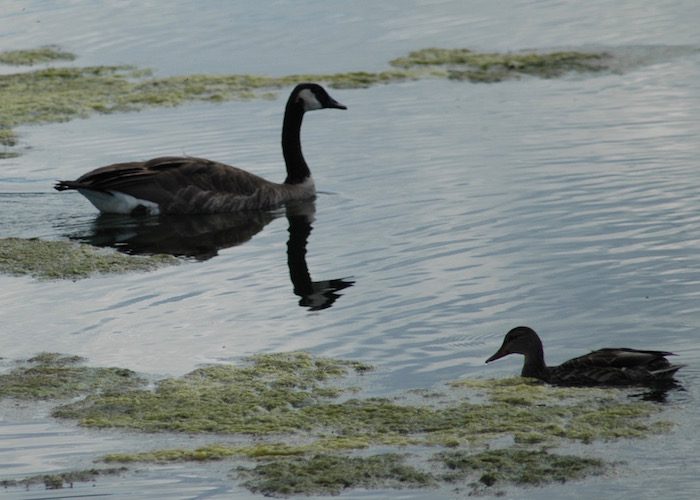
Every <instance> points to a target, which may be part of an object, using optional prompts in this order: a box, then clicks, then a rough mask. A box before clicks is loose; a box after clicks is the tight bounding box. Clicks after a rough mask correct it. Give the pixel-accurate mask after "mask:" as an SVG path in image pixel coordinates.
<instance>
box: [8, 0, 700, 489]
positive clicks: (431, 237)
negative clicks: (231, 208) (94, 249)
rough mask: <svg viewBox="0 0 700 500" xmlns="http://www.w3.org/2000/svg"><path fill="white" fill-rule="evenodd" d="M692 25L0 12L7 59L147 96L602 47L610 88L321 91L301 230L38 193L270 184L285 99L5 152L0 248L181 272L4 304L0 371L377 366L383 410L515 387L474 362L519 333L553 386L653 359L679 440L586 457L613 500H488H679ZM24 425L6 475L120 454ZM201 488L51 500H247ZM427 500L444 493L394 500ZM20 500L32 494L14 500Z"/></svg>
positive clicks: (690, 221)
mask: <svg viewBox="0 0 700 500" xmlns="http://www.w3.org/2000/svg"><path fill="white" fill-rule="evenodd" d="M698 19H700V4H698V3H697V2H696V1H695V0H687V1H682V2H677V1H676V2H663V1H662V2H660V1H658V0H657V1H653V2H652V1H642V2H640V1H634V2H632V1H629V2H620V1H602V0H600V1H593V2H586V3H585V5H584V4H581V3H579V4H575V5H574V4H571V3H569V2H561V1H559V2H557V1H551V2H536V1H533V0H528V1H521V2H512V3H511V4H510V7H509V8H508V9H504V8H503V7H502V6H501V7H497V3H496V2H490V1H488V2H487V1H484V2H461V1H456V0H455V1H424V2H418V1H416V2H404V1H400V2H399V1H385V2H380V3H377V2H353V3H352V5H350V4H348V5H346V4H343V6H342V7H339V6H338V4H336V3H333V2H325V1H313V0H304V1H301V2H300V1H296V2H292V1H289V2H287V1H280V2H273V3H271V4H269V3H264V4H262V3H259V2H249V1H245V2H225V1H210V2H204V3H197V4H196V5H195V4H194V3H192V4H190V3H189V2H178V1H172V2H119V3H110V2H100V3H97V2H86V1H85V2H81V1H75V2H70V1H59V2H51V3H48V2H39V1H35V2H26V1H22V2H20V1H6V2H4V4H3V9H2V13H0V45H1V46H2V48H3V49H8V48H27V47H34V46H38V45H43V44H52V43H53V44H60V45H61V46H62V47H64V48H65V49H67V50H70V51H73V52H75V53H77V54H78V55H79V56H80V58H79V59H78V60H77V62H76V64H86V65H87V64H113V63H133V64H137V65H140V66H144V67H151V68H154V69H155V70H156V72H157V73H158V74H187V73H212V72H247V73H260V74H288V73H302V72H332V71H348V70H377V69H382V68H384V67H385V66H386V62H387V61H388V60H389V59H391V58H394V57H397V56H400V55H404V54H405V53H407V52H408V51H410V50H414V49H419V48H424V47H428V46H440V47H470V48H474V49H479V50H509V49H512V50H517V49H522V48H555V47H563V46H566V47H574V48H575V47H582V46H590V45H592V44H598V45H603V46H605V47H608V48H610V49H612V50H614V51H615V52H616V53H618V54H619V55H620V57H621V60H623V61H627V62H628V63H629V64H628V66H629V68H628V70H627V71H625V72H623V73H621V74H608V75H602V76H596V77H589V76H585V77H584V76H573V77H568V78H564V79H558V80H537V79H526V80H522V81H515V82H505V83H500V84H491V85H475V84H469V83H458V82H448V81H430V80H423V81H419V82H409V83H404V84H396V85H389V86H380V87H374V88H370V89H365V90H334V91H332V92H331V93H332V95H333V96H334V97H335V98H337V99H338V100H339V101H341V102H343V103H344V104H346V105H347V106H348V108H349V109H348V111H345V112H340V111H333V110H328V111H323V112H318V113H313V114H312V115H309V116H308V117H307V119H306V120H305V124H304V131H303V135H304V137H303V140H304V151H305V155H306V157H307V160H308V162H309V164H310V165H311V168H312V170H313V172H314V177H315V179H316V183H317V186H318V187H319V188H320V189H321V190H322V191H323V192H322V193H321V194H320V195H319V197H318V199H317V200H316V202H315V203H314V204H310V205H308V204H307V205H305V206H303V207H297V209H296V210H295V211H292V212H289V213H287V212H285V210H280V211H277V212H274V213H272V214H269V216H263V217H259V218H257V219H255V220H252V221H251V220H247V221H241V220H227V219H225V218H224V219H223V220H222V219H221V218H218V219H217V218H191V219H186V220H181V221H172V222H171V223H168V224H167V225H165V224H161V225H155V223H154V222H153V221H150V222H149V221H145V222H143V223H136V222H134V221H133V220H129V219H123V218H121V219H120V218H105V217H98V216H97V213H96V211H95V210H94V208H93V207H92V206H91V205H90V204H89V203H88V202H87V201H86V200H85V199H83V198H82V197H80V196H79V195H77V194H67V193H62V194H58V193H55V192H53V191H52V190H51V184H52V183H53V182H54V180H55V179H57V178H74V177H76V176H78V175H79V174H81V173H83V172H85V171H87V170H89V169H91V168H93V167H95V166H99V165H103V164H107V163H111V162H115V161H119V160H127V159H146V158H149V157H153V156H157V155H161V154H189V155H195V156H206V157H209V158H212V159H216V160H220V161H224V162H227V163H233V164H235V165H238V166H241V167H244V168H247V169H249V170H251V171H253V172H255V173H257V174H260V175H263V176H265V177H267V178H270V179H277V180H280V179H282V178H283V176H284V173H283V168H282V160H281V154H280V150H279V131H280V126H281V116H282V108H283V104H284V99H285V98H286V95H280V96H279V98H278V99H277V100H272V101H251V102H245V103H238V102H234V103H224V104H218V105H208V104H191V105H186V106H182V107H178V108H173V109H157V110H150V111H145V112H141V113H134V114H123V115H113V116H97V117H93V118H90V119H88V120H78V121H73V122H69V123H62V124H51V125H43V126H38V127H24V128H21V129H20V130H19V131H20V133H21V140H22V142H23V143H24V144H25V145H26V146H27V150H26V151H25V154H23V155H22V156H21V157H19V158H16V159H9V160H1V161H0V232H1V234H2V236H23V237H41V238H49V239H66V238H71V239H77V240H81V241H90V242H93V243H95V244H101V245H116V246H119V247H121V248H122V249H124V250H128V251H141V250H144V249H146V250H147V249H148V248H150V247H149V245H150V246H152V245H153V244H154V243H155V244H157V245H160V246H161V247H163V246H166V247H167V248H171V249H172V251H173V253H177V254H180V255H187V256H189V257H190V258H189V259H188V261H187V262H186V263H185V264H183V265H180V266H177V267H172V268H167V269H162V270H160V271H157V272H153V273H148V274H131V275H126V276H116V277H109V276H108V277H99V278H93V279H89V280H83V281H79V282H48V283H47V282H37V281H34V280H32V279H29V278H14V277H5V276H0V314H1V318H2V328H0V345H1V346H2V356H3V357H5V358H7V359H16V358H24V357H27V356H31V355H32V354H34V353H36V352H37V351H39V350H48V351H59V352H65V353H71V354H79V355H82V356H85V357H87V358H89V359H90V362H91V363H94V364H98V365H117V366H123V367H128V368H131V369H134V370H137V371H140V372H145V373H148V374H152V375H154V376H162V375H179V374H183V373H185V372H187V371H189V370H191V369H192V368H194V367H196V366H197V365H199V364H201V363H207V362H214V361H220V360H237V359H239V358H240V357H242V356H245V355H249V354H253V353H258V352H270V351H280V350H295V349H306V350H310V351H312V352H314V353H317V354H320V355H325V356H337V357H346V358H353V359H360V360H362V361H365V362H368V363H372V364H375V365H377V367H378V370H377V374H375V375H374V376H373V377H372V379H371V381H372V384H373V385H372V388H371V389H370V391H371V392H374V393H377V394H385V393H387V392H392V391H398V390H401V389H405V388H411V387H431V386H434V385H439V384H440V383H442V382H445V381H447V380H452V379H456V378H459V377H465V376H467V377H487V376H488V377H491V376H494V377H500V376H508V375H513V374H515V373H517V372H518V371H519V368H520V360H518V359H508V360H504V361H502V362H500V363H497V364H495V365H489V366H488V367H486V366H484V364H483V361H484V359H486V358H487V357H488V356H489V355H490V354H492V353H493V352H494V351H495V349H496V348H497V347H498V346H499V345H500V342H501V339H502V336H503V334H504V333H505V332H506V331H507V330H508V329H509V328H511V327H513V326H516V325H518V324H528V325H531V326H533V327H535V328H536V329H537V330H538V331H539V332H540V333H541V335H542V337H543V338H544V342H545V349H546V351H547V355H548V359H549V360H550V361H551V362H552V363H553V364H556V363H557V362H559V361H561V360H564V359H568V358H569V357H572V356H574V355H577V354H580V353H583V352H586V351H587V350H588V349H590V348H595V347H602V346H604V345H610V346H616V345H624V346H630V347H640V348H661V349H666V350H671V351H674V352H677V353H678V354H679V355H680V357H679V361H681V362H683V363H687V364H688V367H687V368H686V369H684V370H683V371H681V373H680V374H679V379H680V381H681V382H682V384H683V385H684V386H685V389H686V390H685V391H682V392H676V393H673V394H671V395H670V396H669V402H668V404H667V407H668V409H667V412H666V413H665V414H664V418H667V419H671V420H674V421H676V422H677V423H678V426H677V428H676V430H675V431H674V432H672V433H671V434H669V435H664V436H659V437H655V438H651V439H649V440H645V441H633V442H622V443H616V444H612V445H611V444H609V443H601V444H595V445H592V446H590V447H585V448H584V450H585V451H586V452H589V453H590V454H591V455H594V456H606V457H608V456H610V453H611V450H614V453H615V456H614V459H616V460H617V459H619V460H624V461H626V465H624V466H623V467H622V468H621V470H620V471H619V472H617V473H615V474H614V475H611V476H610V477H605V478H603V479H600V478H597V479H593V480H590V481H583V482H580V483H575V484H571V485H555V486H551V487H547V488H544V489H527V490H524V491H522V490H513V491H511V492H510V493H511V494H512V495H513V496H514V497H518V498H524V497H530V498H540V497H541V496H544V495H551V496H553V497H559V498H561V497H571V498H575V497H580V496H581V495H585V496H589V497H592V496H595V495H604V496H606V497H620V498H629V497H635V498H656V497H659V496H661V495H666V494H667V493H668V492H669V491H673V497H674V498H696V497H697V496H698V494H700V481H699V480H698V479H697V471H698V470H699V467H700V459H698V457H697V447H698V445H700V443H698V441H697V438H696V434H697V433H696V429H697V427H698V425H700V418H698V416H697V415H698V410H699V409H700V390H698V389H697V387H698V385H699V384H700V369H698V366H700V348H699V347H698V345H699V342H698V339H697V332H696V327H697V325H698V324H699V323H700V305H699V303H698V299H699V298H700V253H698V248H700V209H699V208H698V207H700V170H699V169H698V158H699V157H700V141H698V138H699V137H700V122H699V121H698V116H700V91H699V90H698V85H697V82H698V81H699V80H700V53H699V52H698V51H697V50H696V49H697V48H698V47H700V42H699V40H698V31H697V20H698ZM640 61H642V62H643V64H641V63H640ZM281 94H285V92H282V93H281ZM312 214H313V221H312ZM203 235H206V236H203ZM192 242H195V243H197V244H196V245H194V246H193V245H192V244H191V243H192ZM45 415H46V412H38V413H37V412H36V411H35V410H34V409H33V406H32V407H31V408H22V407H20V408H14V409H13V410H12V411H11V412H9V413H6V414H5V415H4V416H2V417H1V418H2V420H0V422H1V423H2V425H0V475H2V476H3V477H16V476H19V475H23V474H36V473H42V472H48V471H53V470H60V469H64V468H71V467H73V466H74V464H76V463H78V464H83V465H89V464H90V463H91V460H93V459H94V458H95V457H97V456H99V455H100V454H103V453H105V452H107V451H112V450H115V449H124V450H130V449H133V447H134V446H136V445H137V443H138V442H139V441H140V440H141V441H142V438H141V437H139V436H137V435H129V434H127V435H126V436H125V435H124V434H122V433H109V432H99V433H97V432H91V431H85V430H83V429H77V428H74V427H72V426H69V425H64V424H60V425H59V424H57V423H55V422H53V421H51V420H48V419H46V418H45ZM149 439H150V438H149ZM168 439H170V438H168V437H167V436H157V437H153V443H160V444H167V442H168ZM216 467H217V466H214V467H206V468H198V467H192V466H191V465H189V464H187V465H183V466H179V465H178V466H172V467H166V468H161V469H158V468H156V469H154V470H151V471H143V472H137V473H136V474H135V476H134V477H131V476H130V479H129V481H128V484H124V481H123V480H121V479H116V480H111V479H104V480H100V481H99V482H98V483H97V485H96V486H94V487H93V486H92V485H88V486H80V487H78V488H77V489H75V490H72V491H69V492H68V493H66V491H63V492H57V493H55V495H56V496H62V497H63V495H66V494H68V495H70V494H74V495H76V496H80V495H86V494H115V495H116V496H119V497H120V498H121V497H130V496H131V497H134V498H146V497H149V495H150V497H151V498H162V497H169V498H195V497H198V498H214V497H222V498H224V497H226V498H229V497H239V498H247V497H248V496H249V494H248V492H246V491H245V490H241V489H239V488H238V487H237V486H236V485H235V484H233V482H232V481H231V480H230V479H227V477H226V475H227V472H228V468H230V467H228V468H227V467H226V466H223V465H222V466H221V470H217V469H216ZM15 493H16V494H17V495H19V496H21V495H22V493H21V492H15ZM438 494H444V495H445V496H449V495H450V491H449V490H445V491H438V492H436V491H427V492H425V491H418V492H412V491H409V492H398V493H394V494H392V495H393V496H394V497H395V498H399V497H408V498H422V497H425V498H430V497H433V496H434V495H438ZM37 495H39V496H42V498H43V497H47V498H50V497H51V492H43V491H39V490H33V491H30V492H28V493H26V495H25V497H26V498H35V497H36V496H37ZM375 495H376V493H375V492H373V493H371V494H364V493H362V492H351V493H349V494H346V495H344V496H348V497H363V496H375Z"/></svg>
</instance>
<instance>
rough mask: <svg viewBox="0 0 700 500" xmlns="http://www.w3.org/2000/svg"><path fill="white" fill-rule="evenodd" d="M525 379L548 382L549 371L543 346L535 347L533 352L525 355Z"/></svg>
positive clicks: (523, 373) (523, 374)
mask: <svg viewBox="0 0 700 500" xmlns="http://www.w3.org/2000/svg"><path fill="white" fill-rule="evenodd" d="M521 375H522V376H523V377H532V378H537V379H540V380H544V381H547V380H548V379H549V369H548V368H547V365H546V364H545V362H544V350H543V349H542V344H538V345H535V346H533V348H532V350H531V351H530V352H528V353H527V354H525V364H523V371H522V373H521Z"/></svg>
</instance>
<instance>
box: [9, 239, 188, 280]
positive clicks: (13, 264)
mask: <svg viewBox="0 0 700 500" xmlns="http://www.w3.org/2000/svg"><path fill="white" fill-rule="evenodd" d="M179 262H180V261H179V260H178V259H177V258H175V257H173V256H170V255H151V256H142V255H126V254H122V253H119V252H116V251H112V250H106V249H100V248H96V247H93V246H91V245H85V244H80V243H74V242H69V241H47V240H40V239H36V238H0V273H2V274H9V275H12V276H21V275H29V276H32V277H34V278H37V279H41V280H56V279H72V280H77V279H83V278H88V277H90V276H93V275H96V274H107V273H125V272H132V271H153V270H155V269H158V268H160V267H163V266H166V265H174V264H178V263H179Z"/></svg>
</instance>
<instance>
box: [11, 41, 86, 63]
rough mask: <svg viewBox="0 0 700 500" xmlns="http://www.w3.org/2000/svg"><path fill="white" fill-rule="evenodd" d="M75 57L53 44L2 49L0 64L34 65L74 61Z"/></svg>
mask: <svg viewBox="0 0 700 500" xmlns="http://www.w3.org/2000/svg"><path fill="white" fill-rule="evenodd" d="M74 59H75V54H71V53H70V52H66V51H64V50H61V49H60V48H59V47H55V46H51V45H50V46H48V47H39V48H38V49H28V50H3V51H0V64H7V65H11V66H34V65H35V64H42V63H49V62H54V61H73V60H74Z"/></svg>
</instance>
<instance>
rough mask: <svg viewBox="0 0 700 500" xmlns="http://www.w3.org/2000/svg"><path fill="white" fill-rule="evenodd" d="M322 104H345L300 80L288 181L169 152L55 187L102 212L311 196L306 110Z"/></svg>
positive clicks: (286, 150) (288, 137)
mask: <svg viewBox="0 0 700 500" xmlns="http://www.w3.org/2000/svg"><path fill="white" fill-rule="evenodd" d="M323 108H336V109H346V107H345V106H343V105H342V104H340V103H339V102H337V101H336V100H334V99H333V98H332V97H331V96H330V95H328V93H327V92H326V91H325V90H324V89H323V87H321V86H320V85H317V84H313V83H305V84H299V85H297V86H296V87H295V88H294V90H293V91H292V93H291V95H290V96H289V99H288V101H287V105H286V108H285V114H284V121H283V125H282V152H283V156H284V160H285V164H286V169H287V177H286V179H285V182H284V183H276V182H271V181H268V180H266V179H263V178H262V177H259V176H257V175H255V174H251V173H250V172H247V171H245V170H242V169H239V168H236V167H232V166H230V165H225V164H223V163H218V162H215V161H211V160H207V159H203V158H194V157H174V156H173V157H170V156H168V157H161V158H154V159H152V160H148V161H145V162H130V163H116V164H113V165H108V166H105V167H100V168H97V169H95V170H92V171H90V172H88V173H86V174H84V175H82V176H80V177H79V178H78V179H76V180H74V181H59V182H58V183H57V184H56V185H55V189H57V190H58V191H64V190H69V189H74V190H77V191H78V192H80V193H81V194H82V195H84V196H85V197H86V198H87V199H88V200H90V202H92V204H93V205H95V207H97V208H98V209H99V210H100V211H102V212H105V213H121V214H136V213H149V214H157V213H221V212H238V211H242V210H260V209H269V208H273V207H275V206H279V205H281V204H283V203H286V202H288V201H292V200H303V199H308V198H312V197H313V196H314V195H315V192H316V190H315V186H314V182H313V179H312V177H311V172H310V170H309V167H308V165H307V164H306V161H305V160H304V156H303V154H302V151H301V138H300V131H301V123H302V118H303V116H304V113H305V112H306V111H312V110H315V109H323Z"/></svg>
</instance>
